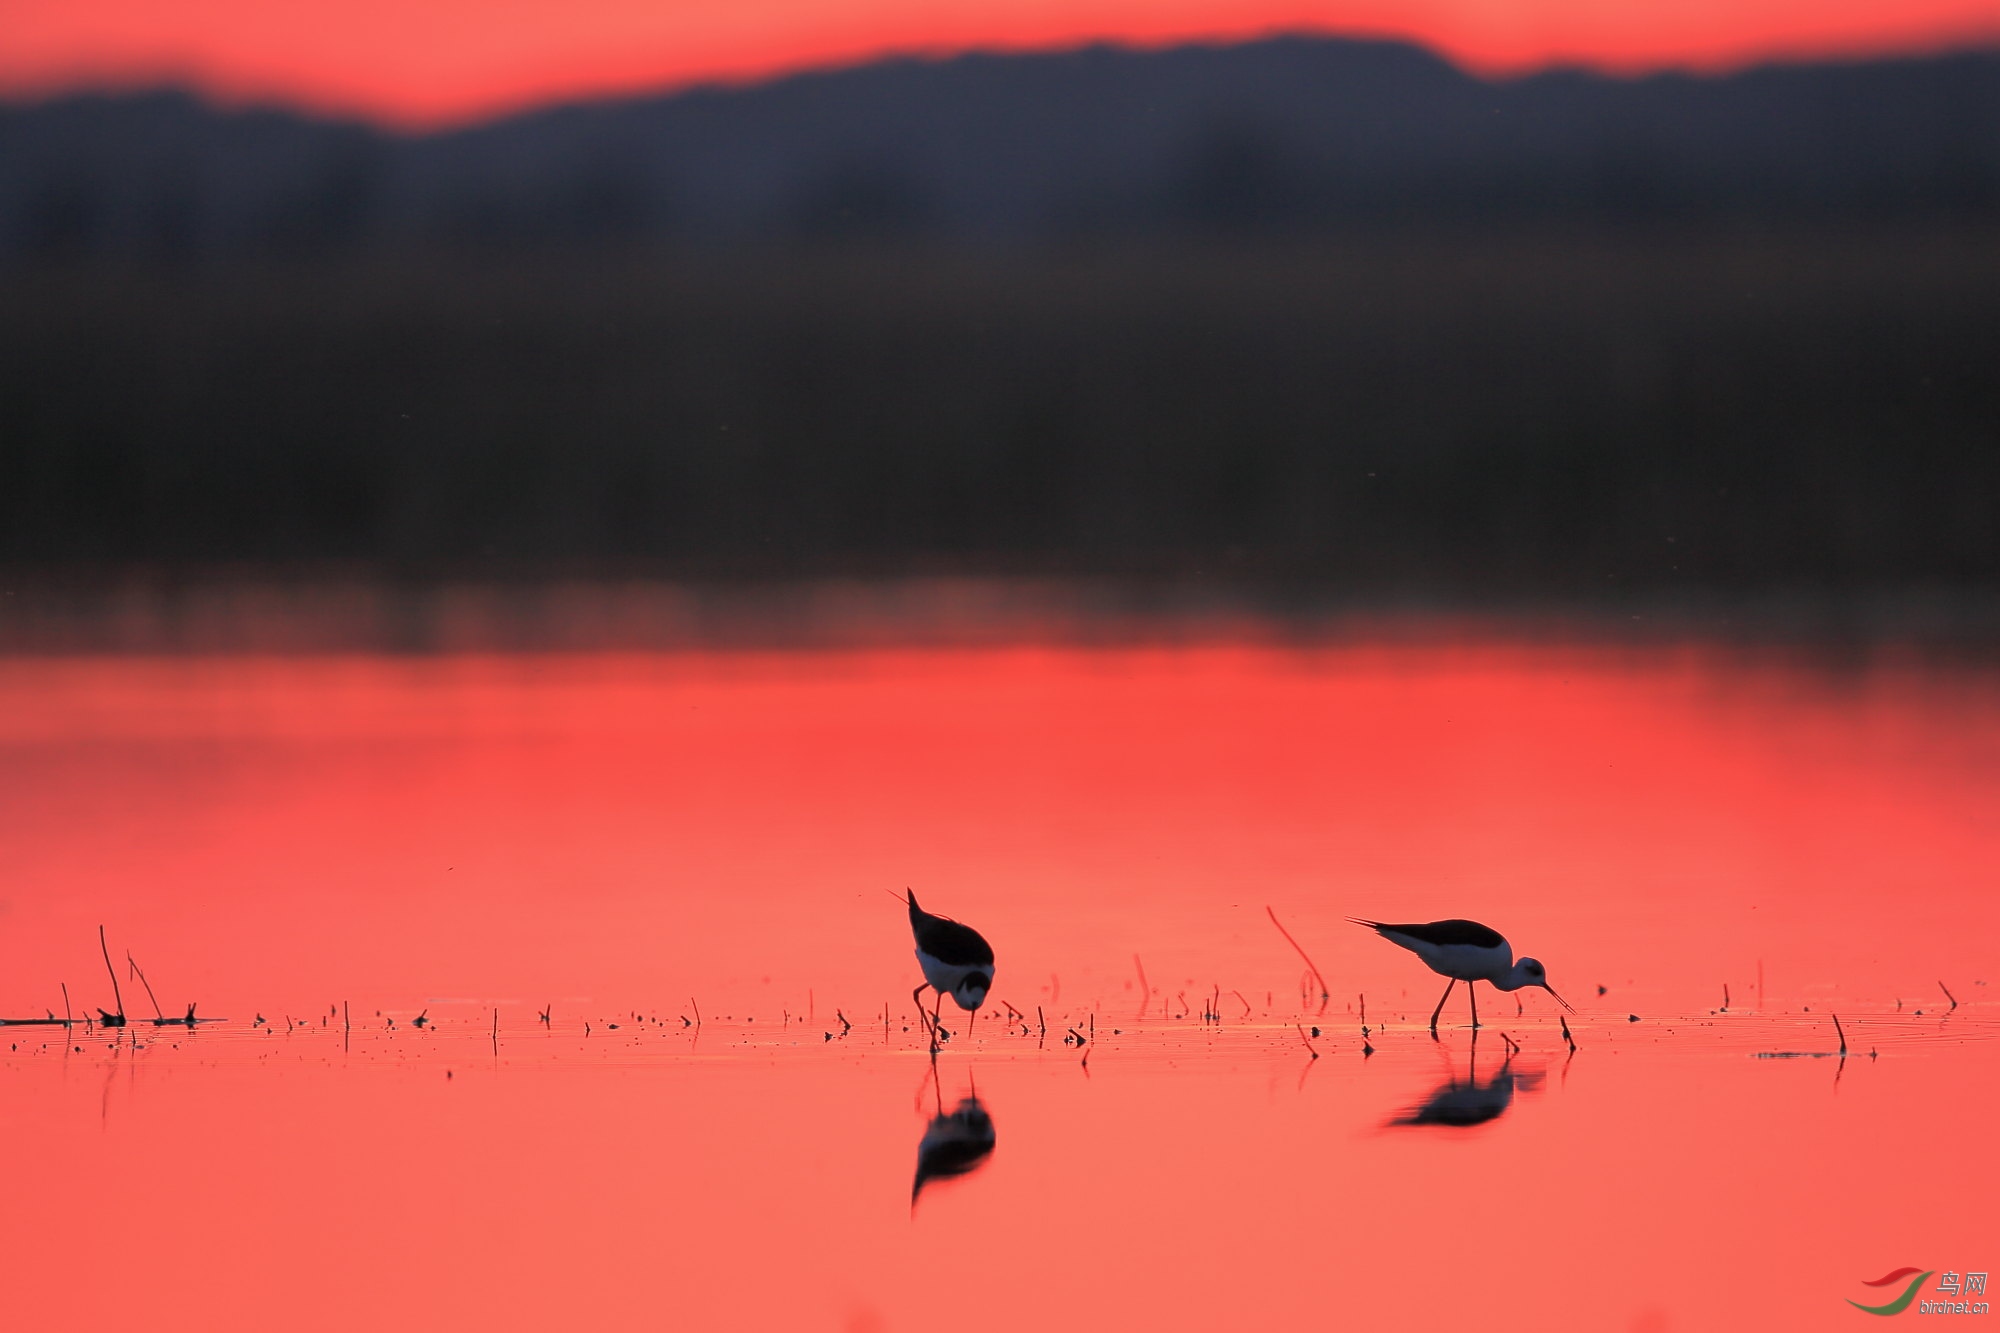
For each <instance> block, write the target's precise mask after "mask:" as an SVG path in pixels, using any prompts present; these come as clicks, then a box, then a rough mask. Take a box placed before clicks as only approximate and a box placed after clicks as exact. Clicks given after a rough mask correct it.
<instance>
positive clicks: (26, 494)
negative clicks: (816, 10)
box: [0, 168, 2000, 595]
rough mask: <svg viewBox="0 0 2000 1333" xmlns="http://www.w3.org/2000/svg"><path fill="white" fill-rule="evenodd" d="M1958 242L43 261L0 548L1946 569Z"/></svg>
mask: <svg viewBox="0 0 2000 1333" xmlns="http://www.w3.org/2000/svg"><path fill="white" fill-rule="evenodd" d="M1232 169H1233V168H1232ZM843 197H850V198H860V196H859V195H849V196H843ZM879 198H884V199H886V198H887V196H879ZM614 211H615V210H614ZM1997 241H2000V236H1996V235H1995V234H1994V232H1993V230H1992V229H1991V228H1983V227H1975V228H1957V227H1950V226H1943V225H1938V226H1927V227H1915V226H1911V227H1895V228H1878V229H1846V230H1834V229H1816V230H1810V231H1804V230H1790V231H1782V232H1751V233H1726V232H1685V231H1679V232H1666V231H1646V232H1633V231H1618V232H1611V233H1604V232H1590V233H1585V232H1577V233H1566V232H1553V231H1547V230H1534V231H1524V232H1521V233H1517V234H1511V235H1498V234H1495V233H1493V232H1492V231H1490V230H1489V231H1485V232H1480V233H1432V234H1427V235H1409V234H1405V235H1398V236H1385V235H1381V234H1375V233H1354V234H1348V235H1344V236H1341V237H1335V238H1330V239H1327V240H1324V241H1319V242H1315V243H1312V244H1305V243H1299V244H1291V245H1282V244H1277V243H1272V242H1264V243H1257V244H1238V245H1230V246H1222V245H1212V244H1211V245H1197V244H1192V243H1175V244H1161V245H1158V246H1155V247H1152V248H1141V247H1126V248H1123V249H1118V250H1109V249H1105V250H1095V251H1092V250H1076V251H1070V252H1062V253H1057V252H1049V251H1035V252H1029V251H1003V250H985V251H978V252H974V251H968V250H921V249H915V248H910V247H900V248H890V247H872V248H871V247H859V246H857V247H851V248H841V247H820V248H809V249H789V250H784V251H769V252H757V253H747V252H746V253H739V254H736V255H734V256H728V255H718V254H715V253H699V254H695V253H676V252H647V253H643V254H634V253H613V254H611V255H608V256H601V257H597V258H589V257H582V256H576V255H570V256H556V255H547V254H545V255H542V256H539V257H529V256H523V255H518V254H517V255H512V256H508V257H505V258H496V257H493V256H484V257H482V256H481V255H479V254H477V253H467V252H464V251H455V252H422V253H412V254H409V255H406V256H403V257H401V258H396V257H377V258H374V259H369V260H361V259H354V260H348V261H341V262H331V261H322V262H312V263H307V262H299V263H294V264H287V265H280V264H259V263H250V262H240V263H233V264H211V265H204V266H194V267H188V266H155V267H145V266H129V265H123V264H111V263H101V262H100V263H82V264H74V265H69V266H42V267H37V268H33V269H25V270H19V271H16V272H14V273H13V274H11V275H10V276H9V278H8V279H7V299H6V300H4V301H0V439H4V440H5V441H6V442H7V445H6V448H5V449H4V450H0V565H4V566H9V567H11V568H12V569H13V570H14V571H15V572H16V573H17V574H18V573H20V572H23V571H29V572H32V571H42V572H44V573H47V572H49V571H55V570H63V571H69V572H70V573H71V574H76V575H79V576H93V575H92V571H95V572H97V573H99V574H102V573H108V572H112V571H117V570H121V569H129V568H131V567H135V566H144V567H149V568H164V569H169V570H172V569H182V570H214V569H216V568H231V567H240V566H244V565H258V566H268V567H276V568H281V569H296V570H312V569H316V568H326V567H329V566H339V567H341V568H344V569H349V570H356V569H358V570H361V571H364V572H369V571H372V572H375V573H381V574H388V575H395V576H410V577H432V576H456V575H466V574H477V575H494V576H501V577H507V576H514V575H520V576H541V575H549V574H597V573H647V574H664V575H671V576H677V577H691V578H736V577H764V576H790V575H798V574H814V575H825V574H842V573H851V574H861V575H866V574H881V573H909V572H951V571H960V572H984V573H1055V574H1072V573H1076V574H1109V575H1139V576H1152V575H1174V576H1178V575H1190V574H1192V575H1205V576H1217V577H1236V578H1244V579H1262V580H1272V581H1280V582H1283V581H1306V582H1310V583H1312V584H1313V585H1315V586H1318V587H1322V588H1327V589H1332V590H1335V591H1338V590H1343V589H1348V590H1357V591H1372V592H1382V591H1388V592H1392V593H1393V592H1413V593H1427V592H1439V593H1445V594H1484V593H1501V594H1508V593H1558V594H1570V593H1577V594H1585V595H1589V594H1596V593H1607V592H1618V591H1622V590H1626V589H1655V590H1662V589H1664V590H1672V589H1678V588H1692V589H1700V588H1722V589H1740V588H1745V587H1773V586H1781V587H1796V588H1806V589H1814V588H1817V589H1827V590H1854V589H1881V588H1885V587H1907V586H1911V585H1919V584H1926V585H1949V586H1957V587H1961V588H1963V587H1966V586H1968V585H1974V586H1983V585H1988V584H1990V583H1991V582H1992V581H1993V577H1994V574H1995V572H1996V570H2000V524H1995V523H1994V522H1993V520H1992V512H1991V499H1992V497H1993V496H1994V495H1995V494H2000V376H1995V375H1994V373H1993V364H1994V362H1993V349H1994V348H1995V347H2000V244H1997V243H1996V242H1997Z"/></svg>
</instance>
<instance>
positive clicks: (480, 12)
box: [0, 0, 2000, 126]
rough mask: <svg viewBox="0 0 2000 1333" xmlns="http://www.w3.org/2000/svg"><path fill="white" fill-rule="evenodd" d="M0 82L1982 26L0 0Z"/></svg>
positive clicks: (545, 81) (1909, 43)
mask: <svg viewBox="0 0 2000 1333" xmlns="http://www.w3.org/2000/svg"><path fill="white" fill-rule="evenodd" d="M0 27H4V30H5V32H6V40H5V41H4V42H0V89H11V90H16V91H22V92H46V91H49V90H52V89H56V88H68V87H76V86H102V85H106V84H110V85H131V84H144V83H151V82H158V81H160V80H163V79H164V80H176V81H189V82H192V83H194V84H196V85H197V86H199V87H202V88H204V89H206V90H208V91H209V92H210V93H212V94H215V95H218V96H221V97H223V98H226V99H230V100H243V99H272V100H276V101H278V102H282V103H286V104H290V105H297V106H306V107H311V108H315V109H319V110H323V111H340V112H347V113H353V114H360V115H364V116H368V117H371V118H373V119H376V120H380V121H384V122H387V123H392V124H400V125H410V126H416V125H436V124H442V123H449V122H462V121H467V120H475V119H479V118H481V117H483V116H487V115H491V114H494V113H496V112H500V111H504V110H513V109H518V108H521V107H526V106H531V105H535V104H539V103H545V102H550V101H556V100H574V99H578V98H587V97H592V96H604V95H607V94H614V93H623V92H635V91H652V90H656V89H659V88H663V87H676V86H684V85H687V84H690V83H698V82H712V81H718V80H724V81H726V80H742V79H756V78H764V77H769V76H771V75H774V74H778V73H783V72H788V71H793V70H798V69H804V68H811V67H817V66H825V65H829V64H843V63H853V62H859V61H865V60H872V59H878V58H881V57H883V56H885V55H890V54H897V53H924V54H948V53H954V52H960V51H965V50H975V49H977V50H1037V49H1051V48H1056V49H1060V48H1067V47H1074V46H1078V45H1081V44H1084V43H1087V42H1093V41H1112V42H1121V43H1127V44H1135V45H1162V44H1168V43H1174V42H1187V41H1230V40H1244V39H1249V38H1255V37H1260V36H1266V35H1269V34H1272V33H1278V32H1313V33H1331V34H1341V35H1360V36H1377V37H1393V38H1400V39H1404V40H1413V41H1416V42H1420V43H1422V44H1425V45H1427V46H1430V47H1432V48H1433V49H1436V50H1438V51H1441V52H1443V53H1445V54H1446V55H1447V56H1449V57H1451V58H1453V59H1455V60H1458V61H1461V62H1463V63H1464V64H1466V65H1468V66H1471V67H1473V68H1477V69H1481V70H1486V71H1492V72H1502V71H1518V70H1523V69H1529V68H1534V67H1539V66H1544V65H1548V64H1553V63H1575V64H1583V65H1588V66H1595V67H1598V68H1603V69H1611V70H1621V71H1629V70H1647V69H1658V68H1662V67H1690V68H1702V69H1713V68H1717V67H1724V66H1731V65H1740V64H1745V63H1749V62H1751V61H1754V60H1759V59H1771V58H1776V57H1798V56H1827V55H1847V56H1868V55H1881V54H1886V53H1891V52H1904V51H1911V50H1926V49H1933V48H1938V47H1944V46H1950V45H1954V44H1969V43H1977V42H1986V43H1990V42H1992V41H1994V40H1996V39H2000V16H1996V14H1995V12H1994V10H1993V6H1992V5H1991V3H1990V0H1907V2H1906V3H1904V4H1899V5H1883V4H1879V3H1867V2H1865V0H1823V2H1822V3H1816V4H1811V3H1805V0H1761V2H1760V3H1754V4H1745V3H1724V2H1723V0H1689V2H1688V3H1682V4H1678V5H1604V4H1594V3H1589V2H1588V0H1508V2H1507V3H1493V2H1492V0H1426V3H1423V4H1415V5H1412V4H1391V3H1386V0H1338V2H1337V3H1299V2H1298V0H1258V2H1257V3H1247V4H1246V3H1241V2H1240V0H1239V2H1238V3H1221V0H1143V3H1142V2H1141V0H1065V3H1055V2H1054V0H1007V3H1000V2H999V0H958V2H957V3H953V4H948V5H940V4H934V3H929V4H927V3H917V2H916V0H856V2H855V3H850V4H846V5H839V6H830V5H824V4H813V3H808V0H766V2H765V3H759V4H726V5H724V4H700V3H689V2H688V0H681V2H680V3H647V2H643V0H576V2H575V3H571V4H566V5H560V6H551V5H542V4H523V3H497V4H496V3H493V2H492V0H487V2H486V3H477V4H476V3H472V0H425V2H424V3H421V4H410V3H405V2H404V0H345V2H344V3H340V4H331V3H327V0H297V2H296V3H291V4H284V5H271V4H263V3H256V0H180V2H179V3H175V4H158V3H153V2H152V0H92V3H89V4H76V3H72V2H71V0H5V2H4V3H0Z"/></svg>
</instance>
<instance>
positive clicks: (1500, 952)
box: [1347, 916, 1576, 1036]
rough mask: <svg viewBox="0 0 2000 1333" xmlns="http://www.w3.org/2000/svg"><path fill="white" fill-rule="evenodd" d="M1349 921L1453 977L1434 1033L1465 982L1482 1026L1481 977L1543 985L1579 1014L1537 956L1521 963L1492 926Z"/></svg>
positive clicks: (1513, 985) (1502, 983) (1503, 984)
mask: <svg viewBox="0 0 2000 1333" xmlns="http://www.w3.org/2000/svg"><path fill="white" fill-rule="evenodd" d="M1347 919H1348V920H1349V921H1352V922H1353V923H1354V924H1355V925H1357V926H1366V927H1368V929H1370V930H1372V931H1374V932H1375V933H1376V934H1377V935H1380V936H1381V937H1382V938H1383V939H1385V940H1387V941H1389V943H1391V944H1400V945H1401V946H1402V947H1403V948H1405V949H1408V950H1409V951H1410V952H1411V953H1413V954H1415V955H1416V956H1417V957H1419V958H1421V959H1423V960H1424V966H1425V967H1428V968H1429V969H1430V970H1431V971H1433V972H1435V973H1437V974H1438V975H1439V976H1445V977H1450V978H1451V980H1450V981H1449V982H1447V983H1446V984H1445V988H1444V994H1443V995H1441V996H1439V997H1438V1003H1437V1008H1435V1009H1433V1010H1431V1035H1432V1036H1436V1035H1437V1030H1438V1015H1439V1014H1441V1013H1443V1012H1444V1002H1445V1001H1446V1000H1449V999H1450V998H1451V988H1452V987H1453V986H1456V985H1457V984H1458V983H1459V982H1461V981H1463V982H1464V983H1465V994H1466V998H1467V999H1468V1000H1469V1001H1470V1002H1471V1005H1472V1026H1473V1027H1474V1028H1475V1029H1476V1028H1478V1026H1479V1000H1478V997H1477V996H1475V995H1473V993H1472V983H1473V982H1475V981H1485V982H1489V983H1491V984H1492V986H1493V989H1494V990H1505V991H1515V990H1519V989H1521V988H1522V987H1523V986H1540V987H1541V988H1542V989H1543V990H1545V991H1547V992H1548V993H1549V994H1551V995H1555V999H1556V1003H1557V1004H1559V1005H1561V1006H1562V1007H1563V1008H1565V1009H1568V1010H1569V1011H1570V1012H1571V1013H1575V1012H1576V1010H1575V1009H1574V1008H1573V1007H1572V1006H1571V1005H1570V1002H1569V1001H1568V1000H1565V999H1564V998H1563V997H1562V996H1560V995H1556V991H1555V987H1553V986H1551V985H1549V977H1548V973H1547V972H1546V971H1544V970H1543V968H1542V965H1541V963H1539V962H1537V961H1536V960H1535V959H1533V958H1523V959H1521V960H1520V961H1519V962H1516V961H1515V960H1514V950H1513V948H1512V946H1510V945H1509V944H1508V943H1507V937H1506V936H1504V935H1502V934H1501V933H1500V932H1499V931H1497V930H1495V929H1493V927H1491V926H1482V925H1480V924H1479V923H1478V922H1477V921H1461V920H1458V919H1456V918H1454V919H1452V920H1449V921H1425V922H1422V923H1420V924H1415V925H1403V926H1392V925H1385V924H1383V923H1382V922H1380V921H1367V920H1363V919H1362V918H1361V917H1358V916H1351V917H1349V918H1347Z"/></svg>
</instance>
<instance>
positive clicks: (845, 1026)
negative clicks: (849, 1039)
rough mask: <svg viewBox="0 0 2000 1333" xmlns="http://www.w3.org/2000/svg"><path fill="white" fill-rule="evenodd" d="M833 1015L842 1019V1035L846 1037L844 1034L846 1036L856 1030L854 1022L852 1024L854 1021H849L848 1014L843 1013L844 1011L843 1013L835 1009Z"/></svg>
mask: <svg viewBox="0 0 2000 1333" xmlns="http://www.w3.org/2000/svg"><path fill="white" fill-rule="evenodd" d="M833 1016H834V1017H835V1018H837V1019H839V1020H840V1035H841V1036H843V1037H844V1036H846V1035H847V1034H848V1033H850V1032H852V1031H854V1024H852V1023H850V1022H848V1021H847V1015H846V1014H843V1013H841V1012H840V1010H838V1009H836V1010H834V1011H833Z"/></svg>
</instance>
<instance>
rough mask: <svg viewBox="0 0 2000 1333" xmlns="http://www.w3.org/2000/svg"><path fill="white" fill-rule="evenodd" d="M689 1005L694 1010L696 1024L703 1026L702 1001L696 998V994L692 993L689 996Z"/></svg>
mask: <svg viewBox="0 0 2000 1333" xmlns="http://www.w3.org/2000/svg"><path fill="white" fill-rule="evenodd" d="M688 1007H689V1008H691V1009H693V1010H694V1025H695V1026H696V1027H700V1026H701V1001H700V1000H697V999H695V998H694V996H692V995H690V996H688Z"/></svg>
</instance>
